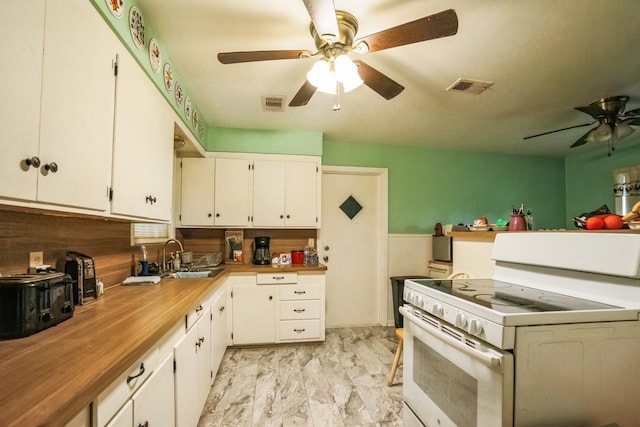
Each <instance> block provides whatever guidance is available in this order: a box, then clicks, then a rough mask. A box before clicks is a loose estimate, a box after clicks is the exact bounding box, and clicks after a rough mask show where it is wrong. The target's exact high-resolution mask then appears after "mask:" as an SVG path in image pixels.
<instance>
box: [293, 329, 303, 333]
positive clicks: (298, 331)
mask: <svg viewBox="0 0 640 427" xmlns="http://www.w3.org/2000/svg"><path fill="white" fill-rule="evenodd" d="M304 331H306V329H304V328H302V329H294V330H293V332H297V333H298V334H300V333H302V332H304Z"/></svg>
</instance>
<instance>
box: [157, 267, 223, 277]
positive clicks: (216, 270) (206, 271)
mask: <svg viewBox="0 0 640 427" xmlns="http://www.w3.org/2000/svg"><path fill="white" fill-rule="evenodd" d="M223 270H224V267H196V268H191V269H190V270H188V271H175V272H167V273H166V274H164V275H163V277H173V278H176V279H202V278H206V277H216V276H217V275H218V274H220V273H221V272H222V271H223Z"/></svg>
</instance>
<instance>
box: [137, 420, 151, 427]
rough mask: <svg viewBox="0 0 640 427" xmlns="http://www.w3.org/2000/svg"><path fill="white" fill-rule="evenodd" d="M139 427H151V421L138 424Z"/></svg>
mask: <svg viewBox="0 0 640 427" xmlns="http://www.w3.org/2000/svg"><path fill="white" fill-rule="evenodd" d="M138 427H149V421H145V422H144V423H140V424H138Z"/></svg>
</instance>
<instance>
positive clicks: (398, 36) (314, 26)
mask: <svg viewBox="0 0 640 427" xmlns="http://www.w3.org/2000/svg"><path fill="white" fill-rule="evenodd" d="M303 2H304V5H305V7H306V8H307V11H308V12H309V16H310V17H311V24H310V32H311V36H312V37H313V39H314V41H315V46H316V49H317V50H316V52H311V51H309V50H259V51H245V52H223V53H218V60H219V61H220V62H221V63H223V64H236V63H241V62H254V61H269V60H275V59H305V58H311V57H315V56H318V57H319V58H320V60H319V61H318V62H317V63H316V64H315V65H314V67H313V68H312V69H311V70H310V71H309V73H307V80H306V81H305V82H304V84H303V85H302V87H301V88H300V89H299V90H298V92H297V93H296V95H295V96H294V97H293V99H292V100H291V102H290V103H289V106H290V107H300V106H304V105H306V104H307V103H308V102H309V100H310V99H311V97H312V96H313V94H314V93H315V92H316V90H319V91H322V92H327V93H339V91H340V85H339V84H338V83H341V86H342V89H343V90H344V91H345V92H348V91H349V90H351V89H353V88H355V87H357V86H358V85H360V84H362V83H364V84H365V85H367V86H369V87H370V88H371V89H373V90H374V91H375V92H377V93H378V94H379V95H381V96H382V97H384V98H385V99H392V98H393V97H395V96H397V95H398V94H399V93H400V92H402V91H403V90H404V87H403V86H402V85H400V84H399V83H397V82H395V81H394V80H392V79H391V78H389V77H387V76H386V75H384V74H383V73H381V72H380V71H378V70H376V69H375V68H373V67H371V66H369V65H367V64H366V63H365V62H363V61H361V60H351V59H350V58H349V57H348V56H347V55H348V54H349V53H350V52H359V53H366V52H377V51H380V50H384V49H389V48H392V47H397V46H403V45H407V44H411V43H417V42H422V41H426V40H432V39H437V38H440V37H447V36H452V35H454V34H456V33H457V32H458V16H457V15H456V12H455V11H454V10H453V9H449V10H445V11H443V12H439V13H436V14H433V15H429V16H425V17H423V18H420V19H417V20H415V21H411V22H407V23H405V24H401V25H398V26H395V27H391V28H388V29H386V30H383V31H380V32H377V33H375V34H371V35H369V36H366V37H362V38H360V39H358V40H357V41H356V40H355V35H356V33H357V31H358V21H357V19H356V18H355V17H354V16H353V15H351V14H350V13H348V12H345V11H341V10H335V8H334V5H333V0H303ZM334 109H339V106H337V108H336V106H334Z"/></svg>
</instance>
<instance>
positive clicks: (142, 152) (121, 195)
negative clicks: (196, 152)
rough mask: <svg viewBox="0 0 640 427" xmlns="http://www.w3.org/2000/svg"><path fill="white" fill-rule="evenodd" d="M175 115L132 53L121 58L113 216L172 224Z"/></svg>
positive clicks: (119, 62) (117, 97)
mask: <svg viewBox="0 0 640 427" xmlns="http://www.w3.org/2000/svg"><path fill="white" fill-rule="evenodd" d="M173 117H174V115H173V111H172V110H171V108H170V107H169V104H168V103H167V101H166V100H165V99H164V97H163V96H162V95H161V94H160V92H159V91H158V89H157V88H156V86H155V85H154V84H153V83H152V82H151V80H150V79H149V77H148V76H147V75H146V74H145V73H144V71H143V70H142V69H141V68H140V66H139V65H138V64H137V62H136V61H135V60H134V59H133V57H131V55H130V54H129V53H128V52H123V53H122V54H120V55H118V76H117V78H116V109H115V121H114V148H113V149H114V153H113V156H114V158H113V178H112V188H113V200H112V202H111V212H112V213H113V214H116V215H125V216H132V217H138V218H149V219H156V220H162V221H169V220H170V219H171V201H172V183H173V179H172V176H171V173H172V171H173V167H172V165H173V127H174V121H173Z"/></svg>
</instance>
